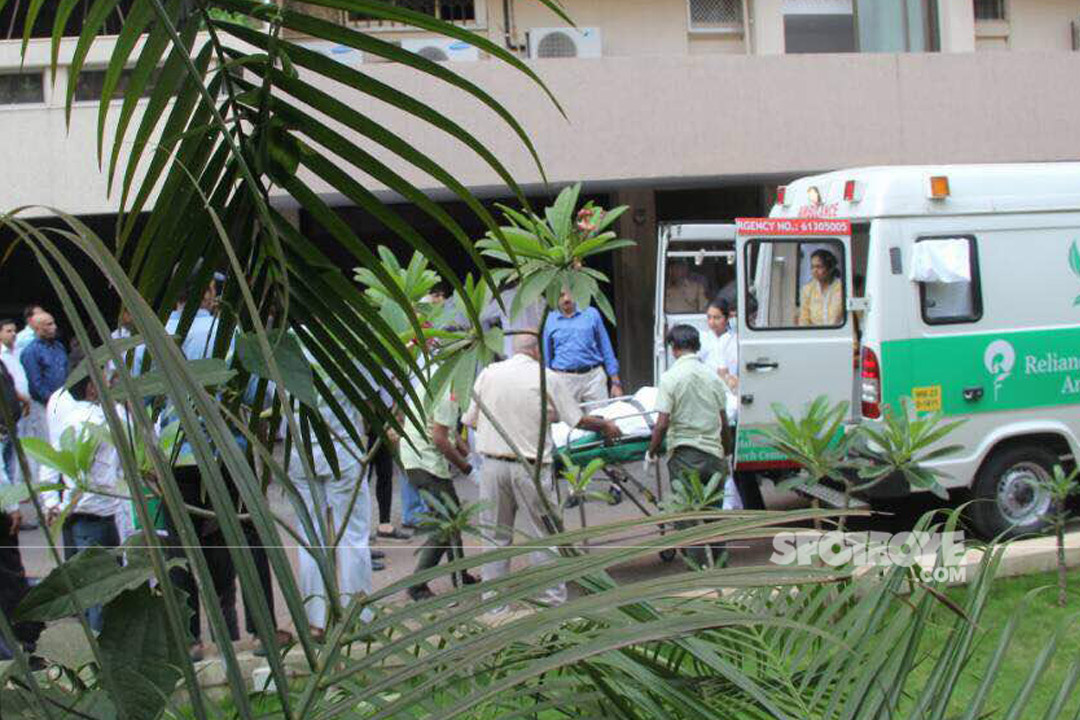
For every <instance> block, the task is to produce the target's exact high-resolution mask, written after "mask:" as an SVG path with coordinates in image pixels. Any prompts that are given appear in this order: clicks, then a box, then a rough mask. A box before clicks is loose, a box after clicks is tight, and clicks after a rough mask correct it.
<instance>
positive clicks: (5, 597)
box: [0, 513, 45, 652]
mask: <svg viewBox="0 0 1080 720" xmlns="http://www.w3.org/2000/svg"><path fill="white" fill-rule="evenodd" d="M11 521H12V517H11V515H8V514H7V513H0V612H3V613H4V616H5V617H6V618H8V620H10V619H11V618H12V617H14V615H15V608H16V607H17V606H18V605H19V603H20V602H22V599H23V598H24V597H25V596H26V593H27V592H29V591H30V585H29V584H28V583H27V582H26V570H25V569H24V568H23V563H22V555H21V554H20V552H19V536H18V535H17V534H15V530H16V529H17V528H15V527H14V525H13V524H12V522H11ZM44 629H45V624H44V623H39V622H32V623H27V622H23V623H16V624H15V627H13V628H12V630H14V632H15V637H16V638H18V640H19V642H21V643H22V644H23V647H25V648H26V649H27V650H28V651H30V652H33V650H34V646H35V644H36V643H37V640H38V637H40V636H41V631H42V630H44Z"/></svg>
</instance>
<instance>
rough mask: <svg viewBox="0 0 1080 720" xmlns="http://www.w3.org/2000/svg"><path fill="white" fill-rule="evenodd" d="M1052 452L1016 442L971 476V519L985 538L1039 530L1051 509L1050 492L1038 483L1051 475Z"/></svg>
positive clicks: (1055, 461)
mask: <svg viewBox="0 0 1080 720" xmlns="http://www.w3.org/2000/svg"><path fill="white" fill-rule="evenodd" d="M1057 462H1058V457H1057V455H1055V454H1054V453H1052V452H1050V451H1049V450H1046V449H1044V448H1041V447H1037V446H1035V445H1020V446H1014V447H1010V448H1007V449H1005V450H1001V451H999V452H996V453H994V455H992V456H991V457H990V459H989V460H988V461H987V462H986V464H984V465H983V467H982V469H980V470H979V474H978V476H977V477H976V478H975V486H974V488H973V491H974V492H973V494H974V499H975V502H974V503H972V505H971V521H972V524H973V525H974V526H975V531H976V532H977V533H978V534H979V535H980V536H982V538H983V539H985V540H992V539H994V538H997V537H1005V538H1011V537H1018V536H1021V535H1031V534H1036V533H1040V532H1043V531H1044V530H1046V528H1047V526H1048V525H1049V516H1050V513H1051V512H1052V511H1053V502H1052V501H1051V498H1050V493H1049V492H1048V491H1047V490H1046V488H1045V487H1040V484H1045V482H1046V481H1047V480H1049V479H1050V478H1051V477H1052V476H1053V467H1054V465H1055V464H1056V463H1057Z"/></svg>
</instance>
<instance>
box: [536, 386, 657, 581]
mask: <svg viewBox="0 0 1080 720" xmlns="http://www.w3.org/2000/svg"><path fill="white" fill-rule="evenodd" d="M655 406H656V388H653V387H645V388H642V389H640V390H638V392H636V393H635V394H634V395H629V396H623V397H618V398H611V399H610V400H600V401H596V402H590V403H584V404H582V406H581V408H582V410H583V411H584V412H585V413H587V414H589V415H596V416H598V417H602V418H604V419H605V420H612V421H614V422H615V424H616V425H618V426H619V429H620V430H621V431H622V433H623V434H622V436H621V437H620V438H618V439H617V440H615V441H611V442H609V441H607V440H606V439H605V438H604V437H603V436H601V435H599V434H597V433H594V432H590V431H587V430H580V429H577V428H571V427H569V426H567V425H566V424H565V423H555V424H554V425H552V427H551V438H552V442H553V444H554V447H555V463H554V467H553V469H552V471H553V472H554V473H555V478H554V480H555V482H554V486H555V489H556V496H557V497H558V499H559V502H560V503H563V499H562V490H561V486H562V483H560V482H558V481H559V479H560V478H561V477H562V471H563V470H564V469H565V467H566V462H567V460H569V462H572V463H573V464H574V465H577V466H579V467H585V466H587V465H588V464H589V463H590V462H592V461H593V460H595V459H597V458H599V459H600V460H602V461H603V462H604V466H603V468H602V469H601V470H600V475H601V477H602V479H603V480H605V481H607V482H608V483H609V484H610V485H609V498H610V500H609V503H610V504H613V505H614V504H618V503H619V502H621V501H622V499H623V498H624V497H625V498H626V499H628V500H629V501H630V502H631V503H633V504H634V505H635V506H636V507H637V508H638V510H640V511H641V512H642V513H643V514H644V515H645V516H646V517H649V516H651V515H652V514H653V513H654V512H655V511H656V510H658V509H659V507H660V503H661V502H663V499H664V488H663V481H662V478H661V474H660V463H657V464H656V465H655V466H654V467H653V473H652V475H653V478H654V480H655V490H653V489H650V488H649V487H648V486H647V485H646V484H645V483H643V482H642V481H640V480H638V479H637V478H636V477H634V475H633V474H632V473H630V472H628V471H627V469H626V467H625V466H626V465H627V464H629V463H640V462H642V461H643V460H644V459H645V453H646V452H648V450H649V442H650V439H651V437H652V430H653V426H654V425H655V424H656V416H657V414H658V411H657V410H656V409H655ZM647 481H648V479H647V478H646V482H647ZM568 499H569V500H570V501H571V503H572V504H568V505H567V506H568V507H572V506H575V505H577V503H578V502H584V501H583V500H580V499H575V498H570V497H568ZM650 508H651V509H650ZM581 512H582V515H583V519H584V512H585V511H584V508H582V509H581ZM660 532H661V534H663V532H664V528H663V527H661V528H660ZM660 556H661V558H663V559H664V560H665V561H667V560H671V558H673V557H674V556H675V553H674V551H664V552H662V553H661V554H660Z"/></svg>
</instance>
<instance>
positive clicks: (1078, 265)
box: [1069, 240, 1080, 277]
mask: <svg viewBox="0 0 1080 720" xmlns="http://www.w3.org/2000/svg"><path fill="white" fill-rule="evenodd" d="M1069 267H1070V268H1072V271H1073V273H1074V274H1075V275H1076V276H1077V277H1080V247H1077V243H1076V241H1075V240H1073V244H1072V247H1070V248H1069Z"/></svg>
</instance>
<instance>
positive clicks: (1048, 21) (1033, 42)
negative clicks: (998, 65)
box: [1007, 0, 1080, 51]
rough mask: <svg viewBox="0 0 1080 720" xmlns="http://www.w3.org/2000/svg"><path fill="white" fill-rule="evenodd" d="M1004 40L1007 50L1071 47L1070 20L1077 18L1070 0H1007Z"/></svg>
mask: <svg viewBox="0 0 1080 720" xmlns="http://www.w3.org/2000/svg"><path fill="white" fill-rule="evenodd" d="M1008 9H1009V20H1008V23H1007V24H1008V33H1009V36H1008V41H1009V48H1010V49H1011V50H1039V51H1042V50H1072V30H1071V27H1070V23H1071V22H1072V21H1073V20H1080V3H1077V2H1075V1H1074V0H1038V2H1025V1H1024V0H1010V1H1009V4H1008Z"/></svg>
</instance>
